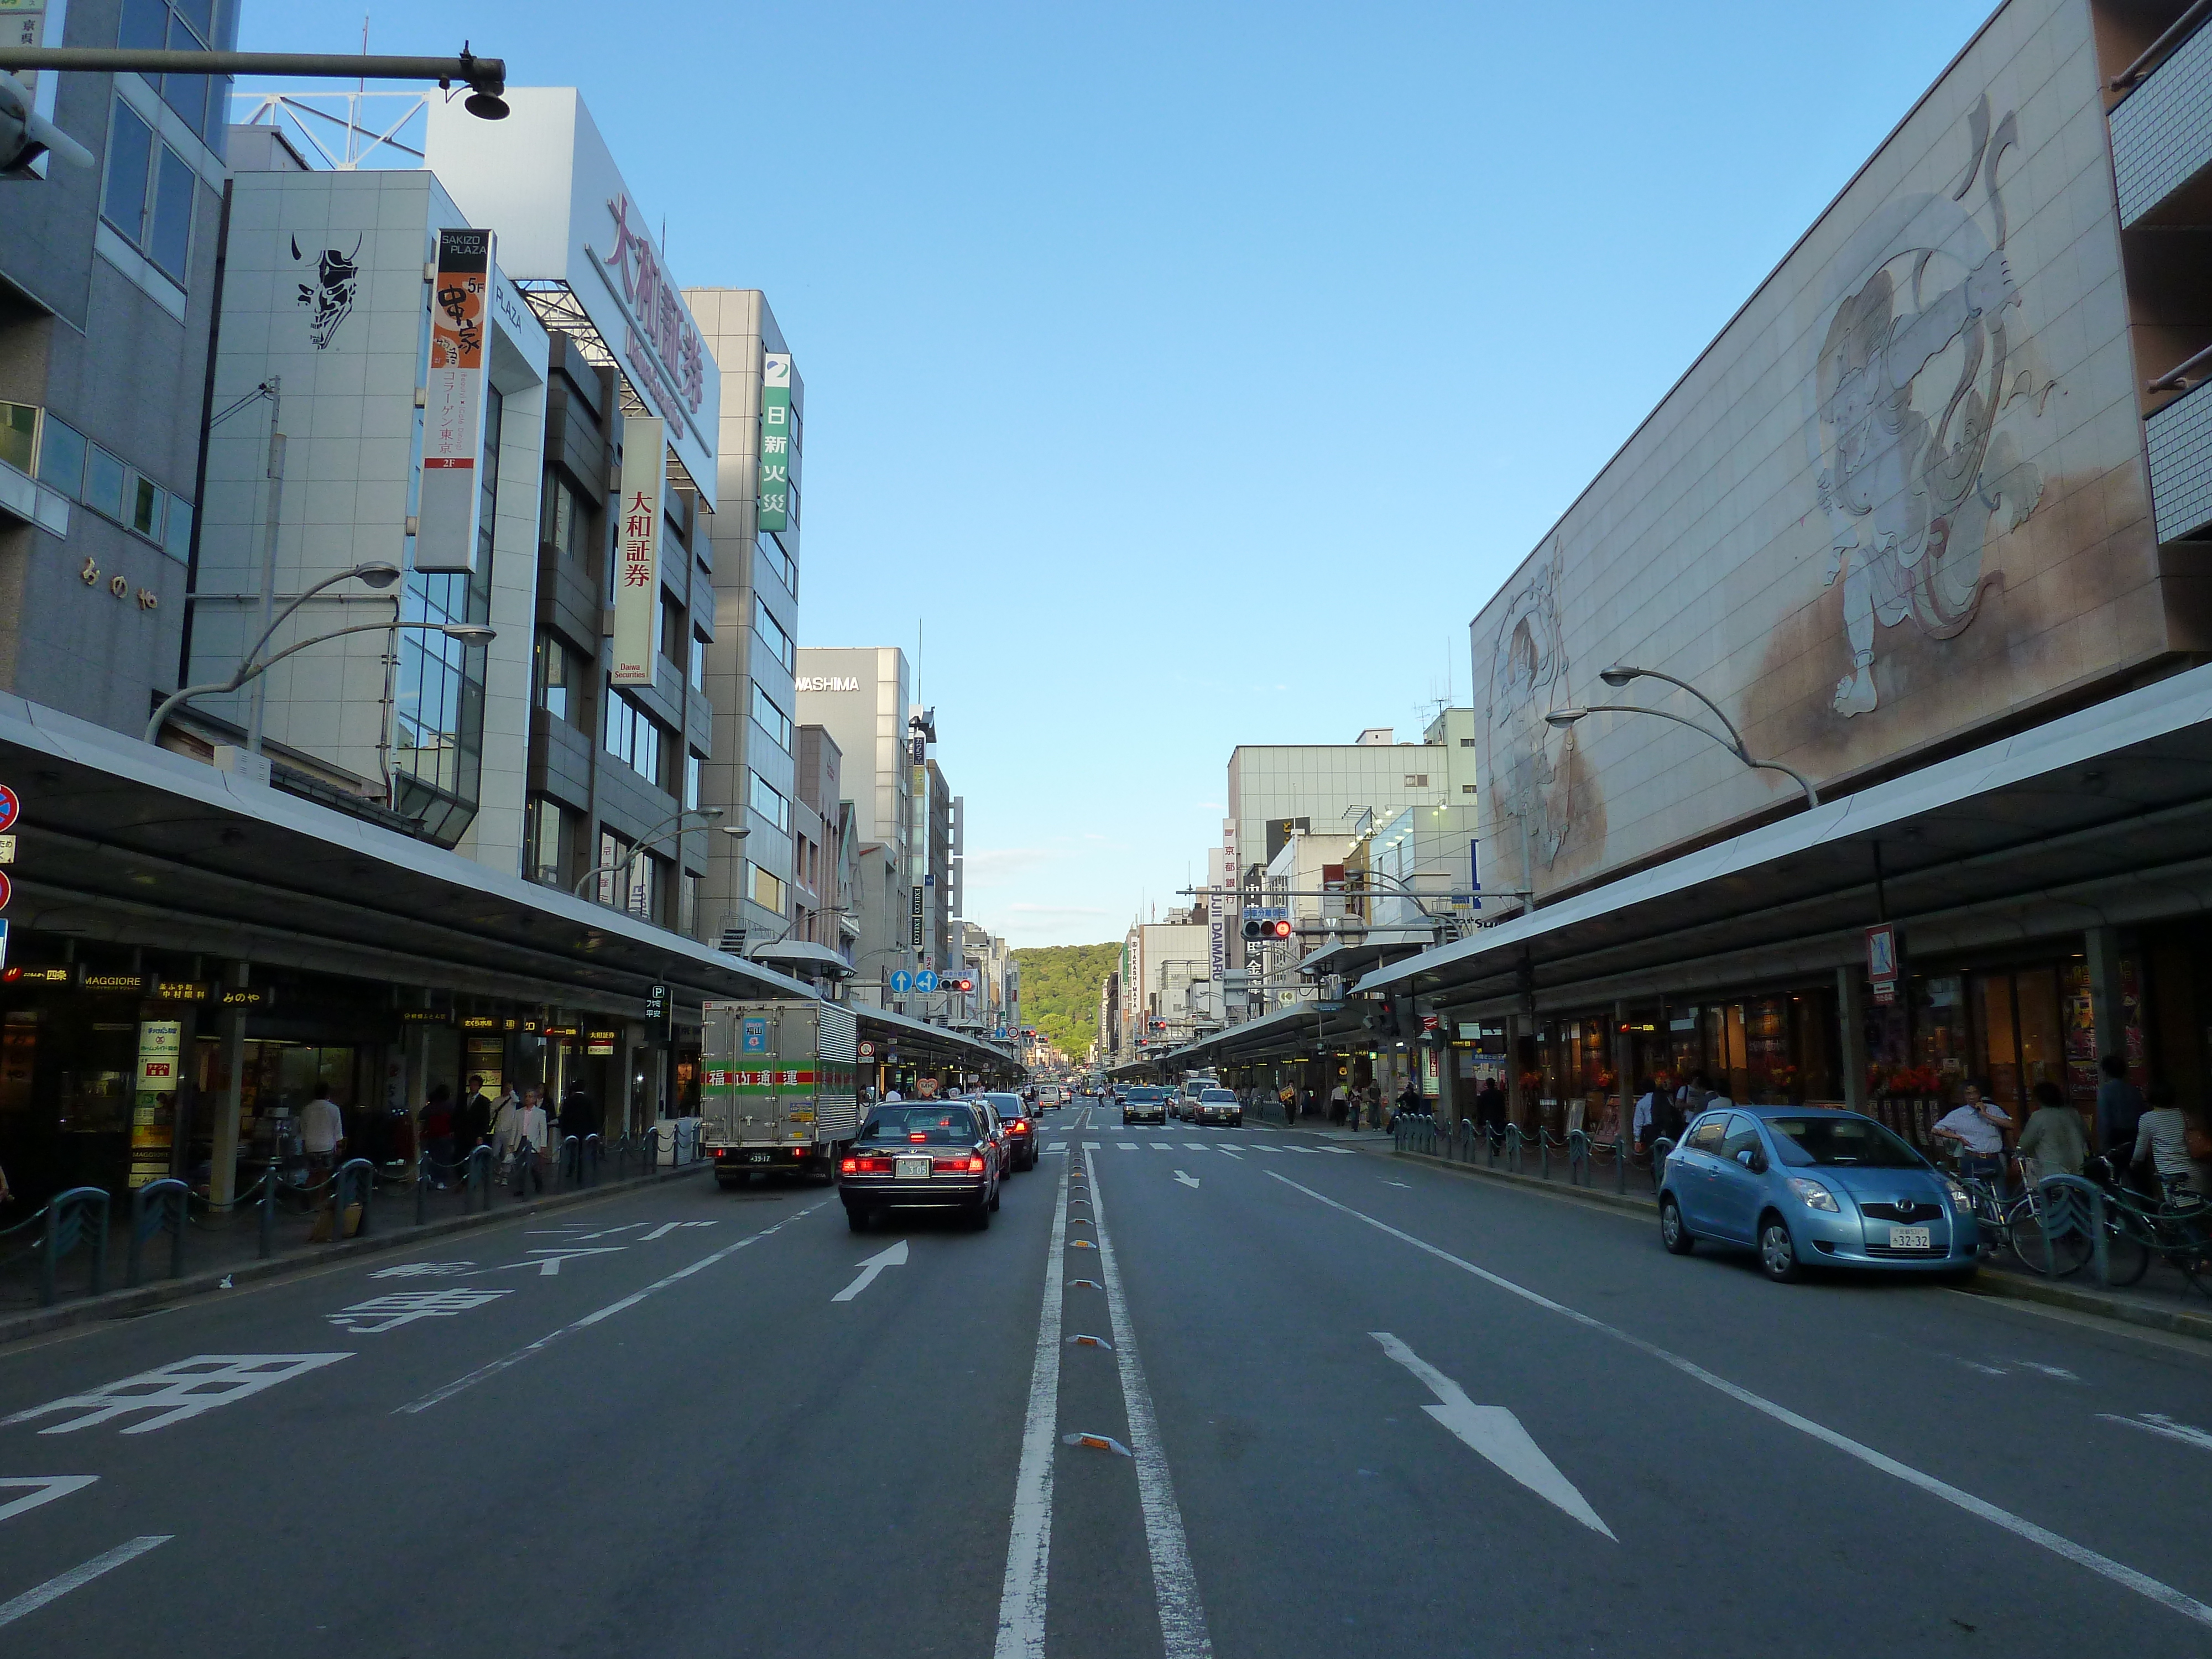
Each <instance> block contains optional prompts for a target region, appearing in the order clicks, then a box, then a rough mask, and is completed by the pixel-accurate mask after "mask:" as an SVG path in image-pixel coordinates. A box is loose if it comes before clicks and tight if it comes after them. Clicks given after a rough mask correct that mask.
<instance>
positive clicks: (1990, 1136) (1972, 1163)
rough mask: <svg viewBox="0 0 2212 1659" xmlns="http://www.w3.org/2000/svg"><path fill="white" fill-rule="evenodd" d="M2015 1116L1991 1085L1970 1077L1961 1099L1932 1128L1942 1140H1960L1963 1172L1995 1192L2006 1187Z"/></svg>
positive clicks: (1963, 1084) (1965, 1084) (1961, 1171)
mask: <svg viewBox="0 0 2212 1659" xmlns="http://www.w3.org/2000/svg"><path fill="white" fill-rule="evenodd" d="M2011 1127H2012V1119H2011V1118H2009V1117H2008V1116H2007V1115H2005V1110H2004V1108H2003V1107H2002V1106H2000V1105H1998V1104H1997V1103H1996V1102H1995V1101H1994V1100H1991V1099H1990V1090H1989V1085H1988V1084H1986V1083H1984V1081H1983V1080H1982V1079H1979V1078H1969V1079H1966V1082H1964V1083H1962V1084H1960V1085H1959V1103H1958V1105H1956V1106H1955V1107H1954V1108H1953V1109H1951V1110H1950V1111H1948V1112H1946V1113H1945V1114H1944V1115H1942V1118H1940V1119H1938V1120H1937V1121H1936V1127H1934V1128H1933V1129H1932V1130H1930V1131H1929V1133H1931V1134H1933V1135H1934V1136H1935V1137H1936V1139H1939V1140H1955V1141H1957V1142H1958V1143H1959V1173H1960V1176H1963V1177H1964V1178H1965V1179H1966V1180H1969V1181H1973V1180H1981V1181H1984V1182H1988V1183H1989V1188H1990V1191H1991V1192H1993V1193H2002V1191H2003V1190H2004V1167H2005V1159H2004V1150H2005V1140H2004V1132H2005V1131H2006V1130H2007V1129H2009V1128H2011Z"/></svg>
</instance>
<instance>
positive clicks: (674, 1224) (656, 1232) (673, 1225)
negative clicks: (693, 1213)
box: [585, 1221, 714, 1244]
mask: <svg viewBox="0 0 2212 1659" xmlns="http://www.w3.org/2000/svg"><path fill="white" fill-rule="evenodd" d="M640 1225H643V1224H642V1223H641V1224H640ZM713 1225H714V1223H713V1222H711V1221H664V1222H662V1223H661V1224H660V1225H659V1226H658V1227H655V1228H654V1229H653V1231H651V1232H649V1233H647V1234H646V1235H645V1236H644V1237H641V1238H640V1239H639V1240H638V1241H637V1242H638V1243H641V1244H649V1243H652V1242H653V1240H654V1239H656V1238H665V1237H667V1236H668V1235H669V1234H671V1233H672V1232H674V1231H676V1230H677V1229H678V1227H711V1226H713ZM585 1237H587V1238H597V1237H599V1235H598V1234H597V1233H587V1234H586V1235H585Z"/></svg>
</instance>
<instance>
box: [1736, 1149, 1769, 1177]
mask: <svg viewBox="0 0 2212 1659" xmlns="http://www.w3.org/2000/svg"><path fill="white" fill-rule="evenodd" d="M1735 1161H1736V1162H1737V1163H1739V1164H1742V1165H1743V1167H1744V1168H1745V1169H1747V1170H1750V1171H1751V1172H1752V1174H1753V1175H1765V1173H1766V1154H1765V1152H1760V1151H1759V1148H1757V1147H1756V1146H1747V1147H1745V1148H1744V1149H1743V1150H1742V1151H1741V1152H1738V1153H1737V1154H1736V1155H1735Z"/></svg>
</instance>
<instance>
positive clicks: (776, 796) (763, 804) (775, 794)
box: [748, 772, 791, 835]
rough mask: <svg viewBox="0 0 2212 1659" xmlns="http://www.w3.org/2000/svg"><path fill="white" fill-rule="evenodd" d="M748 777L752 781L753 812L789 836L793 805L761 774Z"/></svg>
mask: <svg viewBox="0 0 2212 1659" xmlns="http://www.w3.org/2000/svg"><path fill="white" fill-rule="evenodd" d="M748 775H749V776H750V778H751V779H752V794H751V801H752V809H753V811H756V812H757V813H759V814H760V815H761V816H762V817H764V818H766V819H767V820H768V821H769V823H772V824H774V825H775V827H776V828H777V829H781V830H782V831H783V832H784V833H785V834H787V835H788V834H789V833H790V831H791V803H790V802H789V801H787V800H786V799H784V798H783V795H782V793H781V792H780V791H779V790H778V789H777V788H776V787H775V785H773V784H771V783H770V782H769V781H768V780H767V779H765V778H763V776H761V775H760V774H759V773H757V772H751V773H749V774H748Z"/></svg>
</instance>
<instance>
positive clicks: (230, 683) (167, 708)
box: [146, 560, 494, 752]
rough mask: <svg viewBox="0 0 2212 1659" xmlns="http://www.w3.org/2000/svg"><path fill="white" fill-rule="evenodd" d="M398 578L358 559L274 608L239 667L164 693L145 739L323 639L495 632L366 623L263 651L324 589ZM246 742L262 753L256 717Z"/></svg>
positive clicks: (483, 638)
mask: <svg viewBox="0 0 2212 1659" xmlns="http://www.w3.org/2000/svg"><path fill="white" fill-rule="evenodd" d="M398 580H399V567H398V565H396V564H390V563H386V562H384V561H381V560H378V561H375V562H371V563H368V564H357V565H356V566H355V567H354V568H352V569H350V570H341V571H339V572H338V573H337V574H336V575H335V576H325V577H324V578H323V580H320V581H319V582H317V583H316V584H315V585H314V586H313V587H310V588H309V589H307V592H304V593H302V594H301V595H300V596H299V598H297V599H294V600H293V601H292V602H291V604H289V605H286V606H285V607H284V608H283V610H282V611H278V612H277V613H276V617H274V618H273V619H272V620H271V621H270V623H269V625H268V627H266V628H264V629H262V630H261V637H260V638H259V639H258V640H256V641H254V642H253V643H252V646H251V647H248V649H247V650H246V654H245V655H244V656H243V657H241V658H240V659H239V662H238V667H237V669H236V670H235V671H234V672H233V673H232V674H231V675H230V677H229V678H227V679H222V680H210V681H209V682H208V683H206V684H204V685H187V686H185V687H183V688H182V689H181V690H176V691H172V692H171V693H170V694H169V695H168V696H167V697H165V698H163V699H162V700H161V705H160V706H159V707H158V708H155V710H154V713H153V714H152V716H151V717H150V718H149V719H148V720H147V722H146V741H147V742H149V743H154V742H156V741H158V740H159V739H160V738H161V727H162V726H163V724H164V723H165V722H167V720H168V718H169V716H170V714H172V713H173V712H174V711H175V710H176V709H177V708H179V707H181V706H182V705H183V704H185V703H187V702H191V700H192V699H193V698H194V697H202V696H210V695H214V694H218V693H223V692H230V691H235V690H238V689H239V688H240V687H241V686H243V685H246V684H248V683H249V682H251V681H252V680H256V679H258V678H260V677H261V676H262V675H264V674H265V673H267V672H268V671H270V669H271V668H273V667H274V666H276V664H278V663H280V662H282V661H283V660H284V659H285V658H287V657H289V656H290V655H291V654H292V653H294V652H295V651H304V650H306V649H307V647H309V646H311V645H320V644H322V643H323V642H324V641H325V640H335V639H337V638H339V637H341V636H342V635H347V634H382V633H385V632H386V631H387V630H389V629H393V628H422V629H431V630H433V631H435V632H437V633H441V634H444V635H448V636H449V637H451V638H453V639H457V640H459V641H461V642H462V643H463V644H465V645H482V644H484V643H485V642H487V641H489V640H491V639H492V638H493V637H494V635H493V632H492V630H491V629H489V628H486V627H483V625H481V624H480V623H405V622H392V623H361V624H359V625H357V626H356V627H352V628H340V629H333V630H331V632H330V633H327V634H318V635H315V636H314V637H313V639H306V640H301V641H297V642H296V643H295V644H292V645H288V646H286V647H284V648H283V650H282V651H279V652H277V653H276V654H275V655H274V656H271V657H264V656H262V654H261V653H262V651H263V649H264V647H267V645H268V643H269V641H270V639H271V638H273V637H274V636H275V635H276V630H277V629H279V628H281V627H283V624H284V623H285V620H286V619H287V618H288V617H290V616H291V614H292V613H293V612H294V611H297V610H298V609H299V608H300V607H301V605H305V604H307V601H308V600H309V599H313V598H314V597H315V595H316V594H318V593H319V592H322V591H323V590H324V589H325V588H326V587H336V586H337V585H338V584H339V583H340V582H350V581H358V582H360V583H361V584H362V586H367V587H374V588H377V589H380V590H381V589H383V588H386V587H389V586H392V583H394V582H396V581H398ZM247 746H248V747H249V748H251V749H252V750H255V751H256V752H258V751H259V750H260V748H261V730H260V722H259V720H258V719H257V720H255V722H254V728H253V731H252V733H251V734H250V736H249V739H248V744H247Z"/></svg>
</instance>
